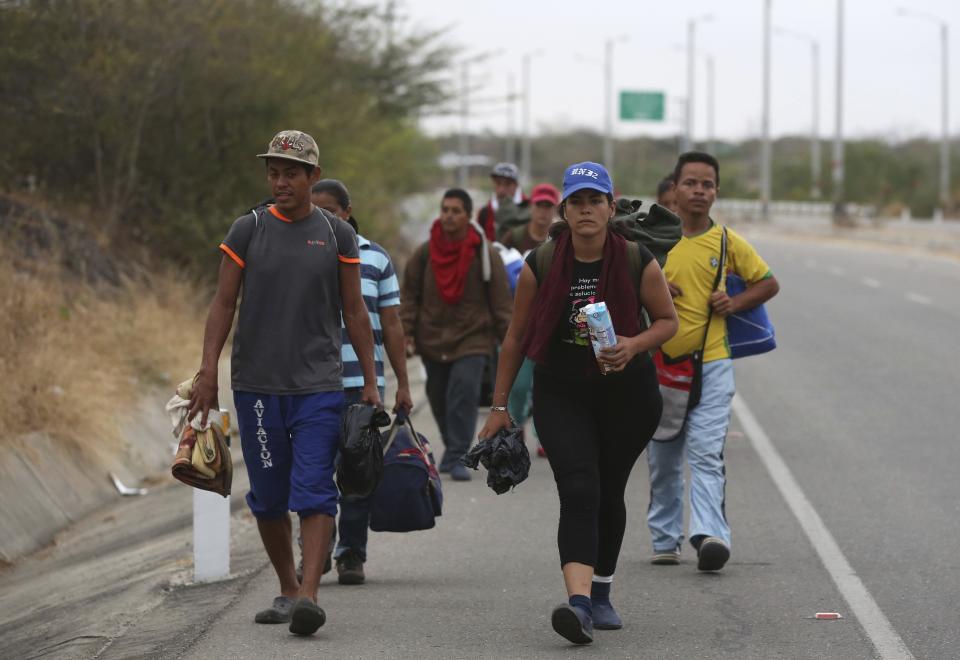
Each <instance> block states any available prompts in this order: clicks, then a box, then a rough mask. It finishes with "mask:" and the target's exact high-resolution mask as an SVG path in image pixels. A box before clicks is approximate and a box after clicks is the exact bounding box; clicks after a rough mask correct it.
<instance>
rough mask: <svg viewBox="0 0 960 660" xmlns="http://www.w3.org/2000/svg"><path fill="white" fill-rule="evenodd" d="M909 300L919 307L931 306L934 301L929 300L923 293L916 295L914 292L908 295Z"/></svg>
mask: <svg viewBox="0 0 960 660" xmlns="http://www.w3.org/2000/svg"><path fill="white" fill-rule="evenodd" d="M907 300H909V301H910V302H915V303H917V304H919V305H929V304H931V303H932V302H933V300H932V299H930V298H928V297H927V296H925V295H923V294H921V293H914V292H913V291H910V292H909V293H907Z"/></svg>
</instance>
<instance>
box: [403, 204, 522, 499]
mask: <svg viewBox="0 0 960 660" xmlns="http://www.w3.org/2000/svg"><path fill="white" fill-rule="evenodd" d="M472 213H473V202H472V200H471V198H470V195H469V194H467V193H466V191H464V190H461V189H459V188H452V189H450V190H448V191H447V192H445V193H444V195H443V199H442V201H441V204H440V217H439V218H438V219H437V220H436V221H435V222H434V223H433V226H432V227H431V229H430V240H429V241H427V242H426V243H424V244H422V245H421V246H420V247H419V248H417V249H416V250H415V251H414V253H413V254H412V255H411V256H410V258H409V259H408V260H407V265H406V267H405V268H404V272H403V284H402V286H401V288H400V319H401V321H403V330H404V334H405V335H406V337H407V343H408V346H407V352H408V354H410V355H413V354H414V353H419V354H420V357H421V359H422V361H423V366H424V368H425V369H426V371H427V399H428V400H429V402H430V409H431V410H432V411H433V416H434V418H435V419H436V420H437V427H438V428H439V429H440V437H441V438H442V440H443V444H444V447H445V451H444V453H443V458H442V459H441V460H440V471H441V472H449V473H450V476H451V478H453V479H454V480H456V481H467V480H469V479H470V471H469V470H467V468H466V467H464V466H463V465H461V464H460V457H461V456H463V455H464V454H465V453H466V452H467V450H468V449H469V448H470V442H471V441H472V440H473V434H474V432H475V431H476V428H477V406H478V405H479V402H480V387H481V384H482V382H483V375H484V371H485V368H486V364H487V361H488V360H489V359H490V358H491V357H492V355H493V352H494V350H495V349H496V345H497V344H498V343H499V342H500V341H501V340H502V339H503V336H504V334H506V331H507V326H508V325H509V324H510V307H511V304H512V303H511V298H510V287H509V285H508V284H507V272H506V270H505V269H504V267H503V261H501V259H500V253H499V252H498V251H497V250H496V249H494V248H493V247H492V246H491V245H490V244H488V243H487V240H486V237H485V236H484V234H483V230H481V229H480V227H479V226H478V225H477V224H476V223H475V222H472V221H471V214H472Z"/></svg>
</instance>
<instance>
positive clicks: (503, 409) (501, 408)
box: [490, 406, 507, 412]
mask: <svg viewBox="0 0 960 660" xmlns="http://www.w3.org/2000/svg"><path fill="white" fill-rule="evenodd" d="M490 412H507V407H506V406H490Z"/></svg>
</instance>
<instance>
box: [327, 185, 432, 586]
mask: <svg viewBox="0 0 960 660" xmlns="http://www.w3.org/2000/svg"><path fill="white" fill-rule="evenodd" d="M312 200H313V203H314V205H316V206H319V207H320V208H322V209H325V210H327V211H330V212H331V213H333V214H335V215H336V216H337V217H339V218H340V219H342V220H343V221H344V222H347V223H349V224H351V225H352V226H353V228H354V230H357V243H358V245H359V247H360V287H361V292H362V293H363V301H364V303H365V304H366V306H367V311H368V312H369V314H370V325H371V326H372V327H373V349H374V362H375V364H376V371H377V387H378V388H379V390H380V399H381V400H383V399H384V389H385V387H386V381H385V379H384V376H383V354H384V352H386V354H387V358H388V359H389V360H390V366H391V367H393V372H394V374H396V376H397V398H396V405H395V406H394V410H395V411H397V410H400V409H404V410H406V411H407V412H408V413H409V412H410V410H412V409H413V401H412V400H411V398H410V385H409V383H408V381H407V356H406V346H405V342H404V338H403V325H402V324H401V322H400V314H399V310H400V285H399V283H398V282H397V274H396V271H395V270H394V268H393V262H391V261H390V255H389V254H387V251H386V250H384V249H383V248H382V247H380V246H379V245H377V244H376V243H374V242H373V241H370V240H368V239H366V238H364V237H363V236H361V235H360V232H359V229H358V228H357V222H356V220H354V219H353V217H352V215H351V212H352V210H353V209H352V207H351V205H350V193H349V192H348V191H347V187H346V186H344V185H343V183H341V182H340V181H337V180H336V179H323V180H321V181H318V182H317V183H316V184H314V186H313V195H312ZM341 325H342V323H341ZM342 333H343V344H342V350H341V355H342V359H343V392H344V395H345V402H344V403H345V405H348V406H349V405H350V404H353V403H359V402H360V394H361V393H362V391H363V374H362V372H361V369H360V361H359V360H358V358H357V354H356V353H355V352H354V350H353V346H352V345H351V344H350V338H349V337H348V336H347V333H346V328H345V327H343V328H342ZM369 526H370V503H369V499H368V498H364V497H352V496H346V497H343V498H341V501H340V521H339V524H338V528H339V532H340V534H339V540H338V542H337V547H336V550H335V551H334V558H335V559H336V562H337V575H338V581H339V582H340V584H363V582H364V579H365V576H364V572H363V564H364V562H365V561H366V560H367V530H368V529H369Z"/></svg>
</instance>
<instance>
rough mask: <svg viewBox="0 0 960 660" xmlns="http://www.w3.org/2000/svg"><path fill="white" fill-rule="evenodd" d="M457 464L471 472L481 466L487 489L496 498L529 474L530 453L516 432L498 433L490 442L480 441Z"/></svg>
mask: <svg viewBox="0 0 960 660" xmlns="http://www.w3.org/2000/svg"><path fill="white" fill-rule="evenodd" d="M460 462H461V463H463V464H464V465H466V466H467V467H468V468H473V469H474V470H476V469H477V464H481V463H482V464H483V467H485V468H487V485H488V486H490V488H492V489H493V492H495V493H496V494H497V495H502V494H503V493H506V492H507V491H508V490H510V489H511V488H513V487H514V486H516V485H517V484H519V483H520V482H522V481H523V480H524V479H526V478H527V475H529V474H530V452H529V451H527V445H526V444H524V442H523V432H522V431H521V430H520V429H518V428H509V429H500V431H499V432H498V433H497V434H496V435H495V436H493V437H492V438H484V439H483V440H481V441H480V442H478V443H477V444H476V445H474V446H473V449H471V450H470V451H468V452H467V453H466V454H465V455H464V456H463V458H461V459H460Z"/></svg>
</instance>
